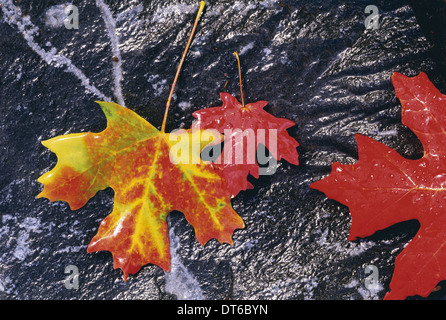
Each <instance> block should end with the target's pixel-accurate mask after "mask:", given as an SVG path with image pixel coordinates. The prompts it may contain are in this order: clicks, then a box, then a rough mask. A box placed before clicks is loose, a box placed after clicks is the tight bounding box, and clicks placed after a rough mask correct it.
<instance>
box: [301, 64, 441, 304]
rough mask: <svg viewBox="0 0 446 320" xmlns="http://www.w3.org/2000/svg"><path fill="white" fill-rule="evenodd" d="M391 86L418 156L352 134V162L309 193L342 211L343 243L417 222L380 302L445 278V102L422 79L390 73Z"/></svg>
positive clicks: (425, 289) (428, 288) (423, 292)
mask: <svg viewBox="0 0 446 320" xmlns="http://www.w3.org/2000/svg"><path fill="white" fill-rule="evenodd" d="M392 82H393V85H394V87H395V93H396V96H397V97H398V98H399V100H400V102H401V104H402V122H403V124H404V125H406V126H407V127H409V128H410V129H411V130H412V131H413V132H414V133H415V134H416V135H417V137H418V138H419V139H420V141H421V143H422V145H423V148H424V155H423V157H422V158H420V159H418V160H408V159H406V158H404V157H402V156H401V155H400V154H398V153H397V152H396V151H395V150H393V149H391V148H389V147H387V146H385V145H384V144H382V143H380V142H377V141H375V140H373V139H371V138H367V137H365V136H362V135H359V134H358V135H356V140H357V143H358V155H359V160H358V162H356V163H355V164H353V165H342V164H340V163H334V164H333V166H332V172H331V174H330V175H329V176H328V177H326V178H324V179H322V180H320V181H317V182H315V183H313V184H311V186H310V187H311V188H313V189H317V190H320V191H322V192H324V193H325V194H326V196H327V197H328V198H331V199H334V200H337V201H339V202H341V203H343V204H344V205H346V206H348V207H349V209H350V213H351V216H352V224H351V229H350V235H349V240H354V239H357V238H362V237H367V236H370V235H372V234H373V233H374V232H376V231H377V230H381V229H384V228H387V227H389V226H391V225H393V224H395V223H398V222H401V221H406V220H411V219H417V220H418V221H419V223H420V229H419V230H418V232H417V234H416V235H415V237H414V238H413V239H412V240H411V242H410V243H409V244H408V245H407V246H406V247H405V248H404V250H403V251H402V252H401V253H400V254H399V255H398V257H397V258H396V262H395V270H394V274H393V277H392V281H391V283H390V292H388V293H387V294H386V295H385V297H384V298H385V299H405V298H406V297H408V296H413V295H419V296H422V297H426V296H428V295H429V294H430V293H431V292H432V290H433V289H434V287H435V286H436V285H437V284H438V282H439V281H441V280H444V279H446V210H445V209H446V152H445V147H444V146H445V143H446V96H445V95H443V94H441V93H440V91H439V90H438V89H437V88H435V86H434V85H433V84H432V83H431V82H430V81H429V79H428V77H427V76H426V74H424V73H420V74H419V75H418V76H416V77H413V78H409V77H406V76H404V75H401V74H399V73H394V74H393V75H392Z"/></svg>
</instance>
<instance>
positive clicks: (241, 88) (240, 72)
mask: <svg viewBox="0 0 446 320" xmlns="http://www.w3.org/2000/svg"><path fill="white" fill-rule="evenodd" d="M234 54H235V57H236V58H237V64H238V78H239V80H240V94H241V96H242V107H245V100H244V99H243V86H242V70H241V67H240V57H239V56H238V52H237V51H235V52H234Z"/></svg>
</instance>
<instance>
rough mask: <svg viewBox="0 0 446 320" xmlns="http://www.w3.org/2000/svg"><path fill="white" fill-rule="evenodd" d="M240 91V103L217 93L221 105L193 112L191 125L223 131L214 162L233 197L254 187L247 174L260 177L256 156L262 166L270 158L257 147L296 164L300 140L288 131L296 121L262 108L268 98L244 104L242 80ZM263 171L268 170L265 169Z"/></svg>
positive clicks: (275, 157) (277, 158)
mask: <svg viewBox="0 0 446 320" xmlns="http://www.w3.org/2000/svg"><path fill="white" fill-rule="evenodd" d="M235 55H236V57H237V61H238V66H239V74H240V78H241V71H240V60H239V56H238V54H237V52H235ZM240 91H241V97H242V103H240V102H239V101H238V100H237V99H236V98H235V97H233V96H232V95H230V94H229V93H220V98H221V100H222V102H223V105H222V106H220V107H212V108H206V109H201V110H198V111H195V112H193V114H192V115H193V117H195V118H196V119H197V120H196V121H194V123H193V124H192V127H193V128H201V129H215V130H218V131H219V132H220V133H222V134H225V140H224V145H223V149H222V152H221V154H220V155H219V156H218V157H217V158H216V160H215V163H216V164H220V165H221V166H222V167H223V175H224V176H225V178H226V180H227V181H228V183H229V188H230V190H231V192H232V194H233V196H235V195H237V194H238V193H239V192H240V191H241V190H246V189H251V188H253V186H252V184H251V183H250V182H249V181H248V180H247V177H248V175H249V174H251V175H252V176H253V177H255V178H259V163H258V159H256V155H257V156H259V155H260V156H261V157H262V158H263V159H264V160H262V161H263V162H264V163H261V164H263V165H264V164H266V163H267V162H268V161H269V160H268V159H266V158H267V157H266V156H265V155H264V153H265V152H264V150H263V149H261V150H259V149H258V148H259V146H262V147H263V146H264V147H266V149H268V151H269V152H270V153H271V156H272V157H273V158H274V159H275V160H277V161H280V160H281V159H282V158H283V159H285V160H287V161H288V162H289V163H291V164H294V165H298V164H299V160H298V153H297V150H296V148H297V147H298V146H299V143H298V142H297V141H296V140H295V139H293V138H292V137H291V136H290V135H289V134H288V132H287V129H288V128H290V127H292V126H294V125H295V123H294V122H293V121H291V120H288V119H283V118H276V117H275V116H273V115H272V114H270V113H268V112H266V111H265V110H264V107H265V106H266V105H267V104H268V102H267V101H257V102H253V103H248V104H246V105H245V103H244V100H243V90H242V84H241V81H240ZM262 151H263V154H262ZM267 160H268V161H267ZM265 174H268V173H267V172H266V171H265Z"/></svg>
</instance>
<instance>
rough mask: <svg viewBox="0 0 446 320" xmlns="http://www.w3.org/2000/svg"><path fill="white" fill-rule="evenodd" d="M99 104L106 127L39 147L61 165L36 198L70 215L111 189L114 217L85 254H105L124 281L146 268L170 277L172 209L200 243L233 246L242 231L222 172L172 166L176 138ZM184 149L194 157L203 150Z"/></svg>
mask: <svg viewBox="0 0 446 320" xmlns="http://www.w3.org/2000/svg"><path fill="white" fill-rule="evenodd" d="M99 104H100V106H101V108H102V110H103V111H104V113H105V115H106V118H107V128H106V129H105V130H104V131H102V132H100V133H77V134H68V135H63V136H59V137H55V138H52V139H50V140H47V141H44V142H42V143H43V145H44V146H46V147H47V148H49V149H50V150H51V151H53V152H54V153H56V155H57V157H58V162H57V164H56V166H55V167H54V168H53V169H52V170H51V171H49V172H47V173H45V174H43V175H42V176H41V177H40V178H39V179H38V181H39V182H40V183H42V184H43V185H44V189H43V191H42V192H41V193H40V194H39V195H38V197H46V198H48V199H49V200H50V201H66V202H68V204H69V205H70V208H71V209H72V210H76V209H79V208H80V207H82V206H83V205H85V204H86V203H87V201H88V200H89V199H90V198H91V197H93V196H94V195H95V194H96V192H98V191H99V190H103V189H105V188H107V187H111V188H112V189H113V190H114V192H115V199H114V207H113V211H112V213H111V214H110V215H108V216H107V217H106V218H105V219H104V220H103V221H102V222H101V224H100V226H99V230H98V232H97V234H96V236H94V238H93V239H92V240H91V243H90V245H89V246H88V252H95V251H101V250H106V251H110V252H111V253H112V254H113V260H114V268H120V269H122V270H123V272H124V277H125V279H126V278H127V276H128V274H134V273H136V272H137V271H138V270H139V269H140V268H141V267H142V266H143V265H146V264H149V263H151V264H156V265H158V266H160V267H161V268H163V269H164V270H166V271H168V270H169V269H170V250H169V239H168V231H167V221H166V219H167V215H168V214H169V213H170V212H171V211H174V210H175V211H181V212H183V213H184V215H185V218H186V220H187V221H188V222H189V223H190V224H191V225H192V226H193V227H194V230H195V235H196V238H197V240H198V241H199V242H200V243H201V244H202V245H204V244H205V243H206V242H207V241H208V240H210V239H212V238H216V239H217V240H219V241H220V242H221V243H230V244H232V235H233V232H234V230H235V229H240V228H243V227H244V222H243V220H242V219H241V218H240V216H238V215H237V213H236V212H235V211H234V210H233V208H232V206H231V202H230V200H231V193H230V192H229V191H228V188H227V184H226V182H225V179H224V177H223V175H222V173H221V170H220V169H218V168H217V167H214V166H213V165H212V164H207V163H204V162H202V161H199V162H198V163H196V162H194V161H173V160H175V159H174V158H175V157H176V156H177V155H173V154H172V151H171V150H173V148H172V147H173V146H174V145H176V144H178V140H176V139H172V136H171V135H170V134H168V133H164V132H162V131H159V130H157V129H156V128H155V127H154V126H152V125H151V124H150V123H149V122H147V121H146V120H144V119H143V118H141V117H140V116H138V115H137V114H136V113H134V112H133V111H131V110H129V109H126V108H124V107H122V106H120V105H118V104H115V103H110V102H99ZM181 134H183V135H185V134H186V135H187V139H182V140H183V142H184V141H189V140H192V137H193V135H194V134H200V132H198V133H197V132H192V131H190V130H189V131H183V132H182V133H179V135H181ZM183 138H184V137H183ZM189 138H190V139H189ZM214 138H219V137H214ZM198 141H201V140H198ZM188 147H189V148H191V149H192V150H191V152H190V153H188V154H190V155H191V156H193V152H195V153H196V152H199V151H200V149H202V147H203V145H202V142H200V146H199V147H198V148H197V147H195V148H194V147H193V143H190V144H188ZM198 158H199V155H198Z"/></svg>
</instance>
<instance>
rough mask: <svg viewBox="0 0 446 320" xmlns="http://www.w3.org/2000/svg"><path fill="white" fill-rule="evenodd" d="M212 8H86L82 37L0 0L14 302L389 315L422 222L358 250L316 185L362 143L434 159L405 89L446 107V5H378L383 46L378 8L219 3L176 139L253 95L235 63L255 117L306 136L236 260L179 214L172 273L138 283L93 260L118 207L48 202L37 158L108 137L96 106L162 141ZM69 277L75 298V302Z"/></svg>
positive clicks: (5, 213)
mask: <svg viewBox="0 0 446 320" xmlns="http://www.w3.org/2000/svg"><path fill="white" fill-rule="evenodd" d="M197 3H198V1H197V2H195V1H190V0H184V1H183V0H181V1H180V0H175V1H169V2H166V1H160V0H154V1H148V0H130V1H115V0H113V1H112V0H107V1H106V0H96V1H80V2H79V4H77V3H76V5H77V6H78V9H79V29H67V28H65V25H64V23H63V19H64V18H65V13H64V12H65V11H64V9H65V5H66V3H65V2H63V1H48V0H40V1H30V0H21V1H12V0H0V4H1V12H0V35H1V37H0V47H1V54H0V65H1V66H2V68H1V70H0V73H1V77H0V130H1V133H0V150H1V152H0V173H1V175H0V190H1V192H0V215H1V221H0V298H1V299H228V298H229V299H381V298H382V297H383V296H384V294H385V292H386V291H387V290H388V285H389V282H390V279H391V276H392V272H393V267H394V260H395V257H396V256H397V255H398V253H399V252H400V251H401V250H402V249H403V248H404V246H405V245H406V244H407V243H408V242H409V241H410V239H411V238H412V237H413V236H414V234H415V233H416V231H417V228H418V224H417V222H415V221H408V222H404V223H400V224H398V225H396V226H394V227H392V228H389V229H387V230H384V231H380V232H377V233H376V234H375V235H373V236H372V237H369V238H366V239H361V240H358V241H353V242H349V241H348V240H347V235H348V232H349V226H350V216H349V212H348V208H347V207H344V206H342V205H340V204H339V203H337V202H335V201H332V200H328V199H327V198H326V197H325V196H324V195H323V194H322V193H320V192H317V191H315V190H311V189H309V187H308V186H309V184H310V183H312V182H313V181H316V180H319V179H321V178H322V177H324V176H325V175H327V174H328V173H329V172H330V166H331V163H332V162H333V161H339V162H342V163H354V162H355V161H356V159H357V150H356V143H355V139H354V135H355V134H356V133H361V134H363V135H367V136H369V137H372V138H374V139H376V140H378V141H381V142H383V143H385V144H386V145H388V146H389V147H392V148H394V149H396V150H397V151H398V152H400V153H401V154H402V155H403V156H406V157H408V158H412V159H415V158H417V157H419V156H420V155H421V154H422V148H421V145H420V143H419V141H418V140H417V139H416V137H415V135H414V134H413V133H412V132H411V131H410V130H409V129H407V128H406V127H404V126H403V125H402V124H401V116H400V113H401V108H400V105H399V102H398V100H397V99H396V98H395V95H394V92H393V87H392V85H391V82H390V76H391V74H392V72H394V71H398V72H400V73H403V74H405V75H408V76H414V75H416V74H418V73H419V72H421V71H423V72H425V73H427V74H428V76H429V77H430V79H431V80H432V81H433V82H434V84H435V85H436V86H437V87H438V88H439V89H440V91H442V92H446V91H445V89H446V87H445V81H444V78H443V76H444V74H445V72H444V71H445V70H444V68H445V64H444V61H446V60H445V59H442V58H444V56H445V55H444V52H445V51H444V46H445V43H446V42H444V38H442V35H443V36H444V31H443V33H441V29H440V28H439V25H438V24H441V23H443V22H444V15H445V13H446V9H445V3H444V2H442V1H417V2H416V4H412V3H408V2H406V1H402V0H397V1H391V4H389V3H388V1H377V2H376V6H377V8H378V9H379V14H380V17H379V28H378V29H376V30H371V29H366V28H365V26H364V20H365V18H366V17H367V14H366V13H365V12H364V11H365V8H366V7H367V6H368V5H369V4H370V3H369V1H354V3H352V2H351V1H318V0H317V1H310V2H309V1H300V0H295V1H291V0H290V1H287V0H283V1H280V0H265V1H260V2H259V1H252V0H237V1H214V0H212V1H211V0H209V1H208V3H207V8H206V11H205V13H204V15H203V17H202V20H201V22H200V25H199V27H198V29H197V34H196V37H195V40H194V42H193V44H192V47H191V50H190V53H189V55H188V57H187V60H186V62H185V65H184V68H183V71H182V73H181V77H180V79H179V82H178V85H177V90H176V93H175V97H174V100H173V105H172V110H171V113H170V115H169V121H168V124H167V131H170V130H173V129H175V128H182V127H189V126H190V124H191V123H192V120H193V118H192V115H191V114H192V112H193V111H195V110H198V109H201V108H205V107H211V106H218V105H220V101H219V92H221V91H226V92H229V93H232V94H235V95H236V96H238V94H239V87H238V71H237V64H236V60H235V58H234V55H233V54H232V53H233V52H234V51H236V50H237V51H238V52H239V54H240V58H241V62H242V75H243V83H244V91H245V101H248V102H252V101H256V100H267V101H269V106H268V107H267V110H268V111H269V112H270V113H272V114H273V115H275V116H277V117H284V118H288V119H290V120H293V121H295V123H296V126H295V127H293V128H291V129H290V130H289V132H290V134H291V135H292V136H293V137H294V138H296V140H298V141H299V143H300V147H299V148H298V151H299V154H300V165H299V166H297V167H296V166H293V165H290V164H288V163H286V162H285V161H282V162H281V163H280V166H279V168H278V169H277V171H276V173H275V174H274V175H271V176H263V177H261V179H259V180H252V181H253V184H254V186H255V188H254V189H253V190H250V191H247V192H243V193H241V194H239V195H238V196H237V197H236V198H234V200H233V205H234V208H235V210H236V211H237V212H238V213H239V214H240V216H241V217H242V218H243V219H244V220H245V223H246V228H245V229H243V230H238V231H236V232H235V235H234V242H235V245H234V246H229V245H220V244H219V243H218V242H217V241H215V240H212V241H210V242H209V243H208V244H207V245H206V246H205V247H202V246H200V245H199V244H198V242H197V241H196V239H195V237H194V232H193V229H192V227H191V226H190V225H188V224H187V222H186V221H185V219H184V217H183V215H182V214H181V213H178V212H173V213H171V215H170V217H169V226H170V233H169V235H170V239H171V246H172V247H171V251H172V254H173V259H172V271H171V272H170V273H168V274H166V273H165V272H163V271H162V270H161V269H160V268H158V267H156V266H153V265H147V266H145V267H144V268H143V269H142V270H141V271H140V272H139V273H138V274H136V275H133V276H130V277H129V279H128V280H127V282H126V283H124V282H123V279H122V272H121V271H119V270H113V266H112V257H111V255H110V254H109V253H108V252H100V253H94V254H90V253H87V252H86V247H87V245H88V243H89V241H90V239H91V238H92V237H93V236H94V235H95V233H96V231H97V228H98V225H99V223H100V221H101V220H102V219H103V218H104V217H105V216H107V214H109V213H110V212H111V210H112V206H113V191H112V190H110V189H107V190H104V191H101V192H99V193H98V194H97V195H96V196H95V197H94V198H93V199H91V200H90V201H89V202H88V204H87V205H85V206H84V207H83V208H81V209H79V210H77V211H75V212H73V211H71V210H70V209H69V207H68V206H67V204H65V203H49V202H48V201H47V200H45V199H36V198H35V197H36V195H37V194H38V193H39V192H40V190H41V188H42V186H41V185H40V184H39V183H37V182H36V180H37V178H38V177H39V176H40V175H41V174H42V173H44V172H46V171H48V170H49V169H50V168H52V167H53V166H54V165H55V163H56V157H55V155H54V154H52V153H51V152H50V151H49V150H47V149H46V148H44V147H43V146H42V145H41V144H40V141H42V140H46V139H49V138H51V137H54V136H57V135H61V134H67V133H75V132H83V131H101V130H103V128H104V127H105V117H104V116H103V114H102V112H101V110H100V108H99V107H98V105H97V104H95V103H94V101H95V100H101V99H113V100H115V101H118V102H121V103H122V102H124V103H125V105H126V106H127V107H129V108H131V109H132V110H133V111H135V112H137V113H138V114H140V115H141V116H142V117H144V118H145V119H147V120H148V121H150V122H151V123H152V124H154V125H158V127H159V126H160V125H161V121H162V116H163V113H164V106H165V101H166V99H167V96H168V92H169V89H170V84H171V82H172V80H173V76H174V75H175V71H176V66H177V63H178V61H179V58H180V56H181V54H182V51H183V48H184V45H185V42H186V41H187V37H188V34H189V31H190V28H191V25H192V22H193V19H194V17H195V12H196V9H197ZM414 3H415V2H414ZM423 4H424V5H423ZM417 17H418V20H417ZM420 24H421V26H420ZM435 32H436V33H435ZM114 57H115V58H114ZM121 77H122V78H121ZM116 79H118V80H116ZM119 79H121V80H119ZM70 265H74V266H76V267H77V269H78V271H79V288H78V289H67V288H66V286H65V279H66V278H67V276H68V274H66V273H65V268H66V267H67V266H70ZM369 265H375V266H376V267H377V268H378V271H379V285H378V287H377V288H375V289H373V290H369V289H367V288H366V287H365V285H364V279H365V277H366V274H365V268H366V267H367V266H369ZM444 296H445V290H440V291H438V292H436V293H433V294H432V295H431V296H430V297H429V298H430V299H439V298H443V297H444ZM414 298H416V297H414Z"/></svg>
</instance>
